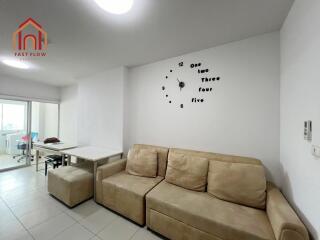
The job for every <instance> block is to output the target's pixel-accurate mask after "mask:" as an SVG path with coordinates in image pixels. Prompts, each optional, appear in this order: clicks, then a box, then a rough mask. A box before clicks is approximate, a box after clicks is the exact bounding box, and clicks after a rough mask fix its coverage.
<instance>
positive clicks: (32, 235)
mask: <svg viewBox="0 0 320 240" xmlns="http://www.w3.org/2000/svg"><path fill="white" fill-rule="evenodd" d="M0 198H1V200H2V201H3V198H2V197H0ZM3 202H4V204H5V205H6V207H7V208H8V209H9V211H10V212H11V213H12V215H13V216H14V217H15V218H16V220H17V221H18V222H19V223H20V225H21V226H22V227H23V228H24V229H25V230H26V231H27V233H28V234H29V236H30V237H31V238H32V239H34V240H35V238H34V237H33V235H32V234H31V233H30V232H29V230H28V229H27V228H26V227H25V226H24V225H23V224H22V222H21V221H20V219H19V218H18V217H17V216H16V215H15V213H14V212H13V211H12V209H11V208H10V207H9V206H8V204H7V203H6V202H5V201H3Z"/></svg>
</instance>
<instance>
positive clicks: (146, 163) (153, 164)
mask: <svg viewBox="0 0 320 240" xmlns="http://www.w3.org/2000/svg"><path fill="white" fill-rule="evenodd" d="M157 170H158V154H157V152H156V151H155V150H152V149H130V151H129V153H128V158H127V165H126V172H127V173H129V174H132V175H136V176H141V177H157Z"/></svg>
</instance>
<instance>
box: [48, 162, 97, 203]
mask: <svg viewBox="0 0 320 240" xmlns="http://www.w3.org/2000/svg"><path fill="white" fill-rule="evenodd" d="M48 192H49V193H50V194H52V195H53V196H54V197H56V198H57V199H59V200H61V201H62V202H64V203H65V204H66V205H68V206H69V207H73V206H75V205H77V204H78V203H81V202H83V201H85V200H87V199H89V198H91V197H92V196H93V174H92V173H91V172H90V171H89V170H87V169H83V168H78V167H73V166H67V167H61V168H57V169H53V170H49V172H48Z"/></svg>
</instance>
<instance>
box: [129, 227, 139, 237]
mask: <svg viewBox="0 0 320 240" xmlns="http://www.w3.org/2000/svg"><path fill="white" fill-rule="evenodd" d="M139 230H140V229H139V228H137V230H136V231H135V232H134V234H132V236H131V237H130V238H129V239H128V240H130V239H132V238H133V237H134V235H136V234H137V232H138V231H139Z"/></svg>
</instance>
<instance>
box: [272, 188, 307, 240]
mask: <svg viewBox="0 0 320 240" xmlns="http://www.w3.org/2000/svg"><path fill="white" fill-rule="evenodd" d="M267 215H268V218H269V221H270V223H271V226H272V229H273V231H274V234H275V237H276V240H309V234H308V231H307V229H306V227H305V226H304V225H303V223H302V222H301V220H300V219H299V217H298V216H297V214H296V213H295V212H294V210H293V209H292V207H291V206H290V205H289V203H288V202H287V200H286V199H285V197H284V196H283V195H282V193H281V192H280V190H279V189H278V188H276V187H275V186H274V185H273V184H272V183H268V187H267Z"/></svg>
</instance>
